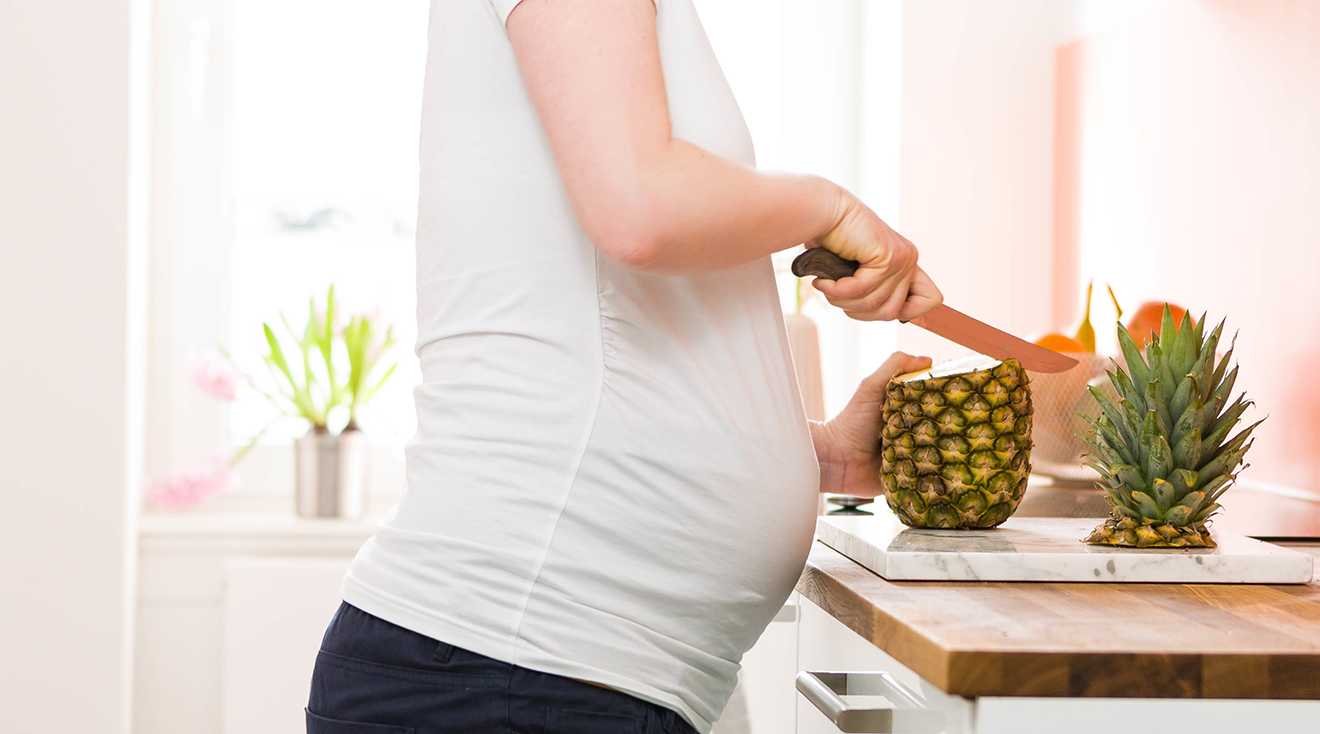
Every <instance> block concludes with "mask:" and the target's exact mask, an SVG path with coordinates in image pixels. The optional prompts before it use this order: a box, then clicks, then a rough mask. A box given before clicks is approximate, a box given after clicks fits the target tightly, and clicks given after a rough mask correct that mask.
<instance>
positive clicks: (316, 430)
mask: <svg viewBox="0 0 1320 734" xmlns="http://www.w3.org/2000/svg"><path fill="white" fill-rule="evenodd" d="M337 315H338V309H337V304H336V303H335V289H334V286H333V285H331V286H330V289H329V291H328V292H327V293H326V302H325V309H324V310H323V311H322V310H319V309H318V308H317V306H316V301H315V299H310V300H309V304H308V315H307V323H306V324H305V325H304V326H303V327H302V329H301V330H299V329H295V328H294V327H293V325H292V324H290V323H289V321H288V319H287V318H285V317H284V314H283V313H281V314H280V321H281V322H282V324H283V326H284V330H285V332H287V336H288V338H290V339H291V340H292V342H293V348H291V349H286V348H285V346H284V344H283V343H282V340H281V338H280V337H279V336H278V335H277V334H276V329H274V328H272V327H271V325H270V324H268V323H263V324H262V329H263V331H264V333H265V338H266V346H267V348H268V351H267V353H266V354H264V355H262V358H263V360H264V362H265V364H266V368H267V370H268V371H269V373H270V376H271V379H272V380H273V381H274V384H275V392H274V394H271V393H268V392H264V391H263V392H262V394H263V395H265V397H266V398H267V399H268V400H269V401H270V402H271V404H272V405H274V406H275V407H276V408H278V409H279V410H280V412H281V413H282V414H283V415H286V416H290V417H295V418H299V419H302V420H305V421H307V423H308V429H307V433H306V434H304V435H303V436H301V437H299V438H298V439H296V440H295V441H294V468H295V501H294V505H295V509H296V511H297V513H298V514H299V515H301V516H304V517H348V518H353V517H360V516H361V515H362V513H363V511H364V510H365V500H366V491H367V472H368V470H369V463H368V462H369V453H368V452H369V445H368V443H367V440H366V437H365V436H364V435H363V433H362V430H361V429H360V428H359V427H358V423H357V417H358V410H359V409H361V408H362V407H363V406H364V405H366V404H367V403H368V402H369V401H370V400H371V398H372V397H373V396H375V394H376V392H377V391H379V390H380V388H381V386H382V385H384V384H385V381H386V380H388V379H389V378H390V375H392V374H394V370H395V368H397V367H398V363H397V362H396V363H395V364H392V365H390V366H389V367H388V368H387V369H385V371H384V373H383V374H381V375H380V377H375V376H374V374H373V373H374V372H375V371H376V368H377V366H379V364H380V360H381V357H382V356H383V355H384V353H385V352H386V350H388V349H389V348H390V347H391V346H393V345H394V344H395V342H396V341H397V340H396V339H395V338H394V334H393V327H392V326H390V327H386V328H385V329H384V330H383V331H382V329H381V325H380V323H379V321H380V316H379V314H375V313H364V314H356V315H354V316H352V317H350V318H349V321H348V323H347V324H346V325H344V326H342V327H340V326H338V323H337ZM341 352H342V353H343V354H344V355H345V356H346V357H347V362H348V368H347V370H343V369H341V366H342V365H340V364H339V363H340V362H341V359H340V357H339V356H338V355H339V354H340V353H341ZM341 406H342V407H344V408H346V409H347V410H348V421H347V423H346V424H345V425H344V428H343V429H342V430H341V431H340V432H339V433H337V434H336V433H333V432H332V431H331V430H330V424H329V416H330V413H331V411H332V410H334V409H335V408H338V407H341Z"/></svg>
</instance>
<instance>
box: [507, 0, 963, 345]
mask: <svg viewBox="0 0 1320 734" xmlns="http://www.w3.org/2000/svg"><path fill="white" fill-rule="evenodd" d="M508 29H509V37H510V39H511V40H512V42H513V47H514V50H515V52H516V53H517V56H518V62H519V66H520V67H521V69H522V74H523V78H524V80H525V81H526V84H527V88H528V91H529V92H530V94H531V97H532V101H533V103H534V104H535V105H536V108H537V112H538V114H539V116H540V119H541V124H542V126H543V127H544V128H545V132H546V135H547V137H548V139H549V141H550V147H551V149H552V150H553V151H554V155H555V160H556V163H557V165H558V167H559V173H560V177H561V178H562V179H563V182H564V188H565V190H566V191H567V193H568V197H569V201H570V202H571V204H572V206H573V210H574V213H575V214H576V215H577V218H578V221H579V222H580V223H581V225H582V227H583V229H584V230H585V232H586V233H587V236H588V237H590V238H591V240H592V242H593V243H594V244H595V245H596V247H597V249H599V250H600V251H601V252H602V253H603V254H604V255H605V256H606V257H609V258H610V259H612V260H615V261H617V262H619V263H622V264H624V265H626V266H628V267H633V268H637V269H640V270H644V271H648V272H654V273H661V274H670V275H682V274H691V273H701V272H710V271H714V270H720V269H722V268H727V267H730V266H733V265H739V264H742V263H745V262H749V261H751V260H755V259H757V258H760V257H764V256H765V255H767V254H769V253H771V252H777V251H779V250H783V249H787V248H789V247H793V246H795V245H798V244H801V243H803V242H806V243H808V244H809V245H817V246H823V247H826V248H828V249H830V250H833V251H834V252H837V253H839V254H840V255H843V256H844V257H847V258H850V259H853V260H857V261H859V262H860V263H861V264H862V266H861V268H859V269H858V271H857V274H856V275H855V276H853V277H850V278H844V279H842V280H839V281H835V282H830V281H817V283H816V287H817V289H818V290H820V291H821V292H822V293H824V294H825V296H826V298H828V299H829V300H830V302H831V303H833V304H835V305H836V306H839V307H840V308H843V309H844V310H845V311H847V312H848V313H849V315H850V316H853V317H854V318H858V319H863V320H870V319H883V320H890V319H895V318H902V319H905V320H906V319H911V318H915V317H916V316H919V315H921V314H923V313H925V312H926V311H929V310H930V309H932V308H934V307H935V306H937V305H939V303H940V302H941V300H942V296H940V294H939V291H938V289H936V288H935V285H934V284H933V283H931V282H930V279H929V278H928V277H926V275H925V273H924V272H922V271H921V269H920V268H918V267H917V251H916V248H915V247H913V245H912V243H910V242H908V241H907V240H906V239H904V238H903V237H902V236H901V235H899V234H898V233H896V232H894V231H893V230H892V229H890V228H889V227H888V226H887V225H885V224H884V222H882V221H881V220H880V218H879V217H877V216H876V215H875V213H874V212H872V211H871V210H870V209H868V208H867V207H866V206H865V205H863V204H862V203H861V202H859V201H858V200H857V199H856V198H855V197H854V196H852V194H850V193H848V192H847V191H846V190H844V189H843V188H842V187H840V186H838V185H836V184H833V183H831V182H830V181H827V180H825V179H823V178H820V177H819V176H806V175H797V174H786V173H771V172H761V171H757V170H755V169H752V168H749V167H747V166H744V165H741V164H738V163H735V162H733V161H730V160H727V159H725V158H721V157H719V156H716V155H713V154H711V153H709V152H707V151H705V150H703V149H701V148H699V147H697V146H695V145H692V144H691V143H687V142H685V141H682V140H675V139H673V137H672V129H671V126H670V120H669V107H668V101H667V99H666V96H665V86H664V77H663V75H662V73H661V68H660V52H659V47H658V44H657V41H656V24H655V7H654V5H653V4H652V2H651V0H591V1H590V2H586V1H583V0H522V2H521V3H519V4H518V6H517V7H515V8H514V10H513V13H512V14H511V15H510V16H509V19H508Z"/></svg>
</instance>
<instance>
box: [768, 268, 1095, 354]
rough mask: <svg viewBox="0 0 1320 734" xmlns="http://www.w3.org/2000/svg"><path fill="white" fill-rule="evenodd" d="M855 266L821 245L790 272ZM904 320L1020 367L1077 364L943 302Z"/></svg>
mask: <svg viewBox="0 0 1320 734" xmlns="http://www.w3.org/2000/svg"><path fill="white" fill-rule="evenodd" d="M859 265H860V263H858V262H857V261H856V260H848V259H847V258H844V257H841V256H839V255H836V254H835V253H833V252H830V251H829V250H826V249H825V248H823V247H812V248H808V249H807V251H806V252H804V253H802V254H801V255H798V256H797V257H796V258H794V260H793V274H794V275H796V276H798V277H799V278H801V277H804V276H807V275H814V276H816V277H817V278H825V279H827V280H838V279H840V278H846V277H848V276H850V275H852V274H853V273H856V272H857V268H858V266H859ZM908 323H912V324H916V325H917V326H920V327H921V328H923V329H925V330H926V331H929V332H931V333H932V334H939V335H940V336H942V337H944V338H945V339H948V340H949V341H951V342H954V343H956V344H961V345H962V346H964V347H967V348H968V349H972V350H975V351H977V352H980V353H981V354H984V355H986V356H988V357H994V358H995V359H1010V358H1011V359H1016V360H1017V361H1018V363H1019V364H1021V365H1022V368H1023V369H1025V370H1030V371H1032V372H1067V371H1068V370H1070V369H1072V368H1073V367H1076V366H1077V360H1075V359H1073V358H1072V357H1069V356H1067V355H1065V354H1059V353H1058V352H1055V351H1053V350H1050V349H1046V348H1045V347H1042V346H1039V345H1036V344H1032V343H1031V342H1029V341H1026V340H1025V339H1019V338H1018V337H1016V336H1013V335H1012V334H1009V333H1008V332H1005V331H1000V330H999V329H996V328H995V327H993V326H991V325H989V324H986V323H984V322H981V321H977V320H976V319H974V318H972V317H971V316H968V315H967V314H965V313H963V312H961V311H958V310H957V309H954V308H952V307H950V306H946V305H943V304H941V305H940V306H938V307H936V308H935V309H934V310H933V311H931V312H930V313H928V314H926V315H924V316H918V317H917V318H915V319H912V321H910V322H908Z"/></svg>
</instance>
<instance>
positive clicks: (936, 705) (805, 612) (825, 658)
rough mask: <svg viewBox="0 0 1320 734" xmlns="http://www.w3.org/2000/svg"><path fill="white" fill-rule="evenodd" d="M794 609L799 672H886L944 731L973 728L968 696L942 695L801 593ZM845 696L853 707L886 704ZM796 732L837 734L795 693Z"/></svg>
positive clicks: (963, 732)
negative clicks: (937, 716)
mask: <svg viewBox="0 0 1320 734" xmlns="http://www.w3.org/2000/svg"><path fill="white" fill-rule="evenodd" d="M798 609H799V614H798V668H799V670H805V671H825V672H886V673H890V674H892V675H893V676H894V678H896V679H897V680H898V682H899V683H900V684H901V685H903V686H905V687H906V688H908V689H909V690H910V691H912V692H913V693H915V694H917V695H918V696H920V697H922V698H924V699H925V701H926V704H927V705H928V706H930V707H931V708H933V709H936V710H939V711H941V712H943V713H944V718H945V728H944V730H943V731H944V732H945V734H972V732H974V731H975V729H974V727H973V725H972V722H971V720H970V719H971V715H972V711H973V703H972V701H971V700H969V699H965V698H960V697H957V696H949V695H946V694H945V693H944V692H943V691H940V690H939V689H938V688H935V687H934V686H932V685H930V684H929V683H926V682H925V681H924V680H922V678H921V676H919V675H917V674H916V673H914V672H912V671H911V670H909V669H908V668H907V667H906V666H904V665H903V664H902V663H899V662H898V661H897V660H895V659H893V658H892V657H890V656H889V655H887V654H885V652H884V651H883V650H881V649H880V648H878V647H876V646H875V645H872V644H871V643H870V642H868V641H867V640H865V639H863V638H862V637H861V636H860V635H858V634H857V633H856V632H853V631H852V630H850V629H848V628H847V627H845V626H844V625H843V623H841V622H839V621H838V620H836V619H835V618H834V617H831V616H830V615H829V613H828V612H826V611H825V610H823V609H821V608H820V607H819V606H816V604H814V603H812V602H811V600H809V599H807V598H806V597H801V599H800V602H799V604H798ZM795 693H796V691H795ZM845 700H847V702H848V703H849V704H855V705H859V706H866V705H872V706H877V705H878V706H884V705H887V703H888V702H886V701H884V700H882V699H876V698H873V697H869V696H848V697H846V699H845ZM797 732H798V734H838V732H839V729H838V727H836V726H835V725H834V724H833V722H831V721H830V720H829V719H827V718H826V717H825V715H824V714H822V713H821V712H820V711H819V710H817V709H816V707H815V706H813V705H812V704H811V703H810V702H809V701H807V700H806V698H804V697H803V696H802V695H801V694H797Z"/></svg>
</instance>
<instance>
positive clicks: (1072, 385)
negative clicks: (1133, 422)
mask: <svg viewBox="0 0 1320 734" xmlns="http://www.w3.org/2000/svg"><path fill="white" fill-rule="evenodd" d="M1067 354H1068V356H1069V357H1072V358H1073V359H1076V360H1077V366H1076V367H1074V368H1072V369H1071V370H1068V371H1067V372H1058V373H1053V374H1045V373H1032V374H1031V398H1032V399H1031V402H1032V407H1033V415H1032V438H1033V442H1034V444H1035V446H1034V447H1033V448H1032V450H1031V456H1032V470H1033V472H1034V473H1036V474H1040V475H1042V476H1047V477H1051V478H1053V479H1056V480H1063V481H1079V482H1080V481H1085V482H1088V483H1089V481H1090V480H1091V479H1093V478H1094V477H1095V472H1094V471H1092V470H1090V469H1088V468H1086V467H1084V466H1082V461H1084V459H1083V458H1082V455H1083V454H1085V453H1086V452H1087V450H1088V449H1089V448H1090V447H1089V446H1087V444H1086V442H1085V441H1083V440H1082V438H1081V437H1082V436H1083V435H1084V434H1085V433H1086V430H1087V425H1086V421H1084V420H1082V418H1081V417H1080V416H1078V415H1077V414H1078V413H1084V414H1087V415H1095V414H1097V413H1099V410H1100V409H1099V406H1098V405H1096V402H1095V398H1092V397H1091V393H1090V392H1089V391H1088V390H1087V389H1086V386H1087V385H1088V384H1093V385H1095V386H1096V387H1097V388H1099V389H1101V390H1107V389H1110V385H1109V381H1108V380H1107V379H1106V378H1105V377H1104V374H1105V368H1106V367H1108V365H1109V358H1108V357H1105V356H1102V355H1099V354H1095V353H1094V352H1068V353H1067ZM1097 378H1099V379H1097Z"/></svg>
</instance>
